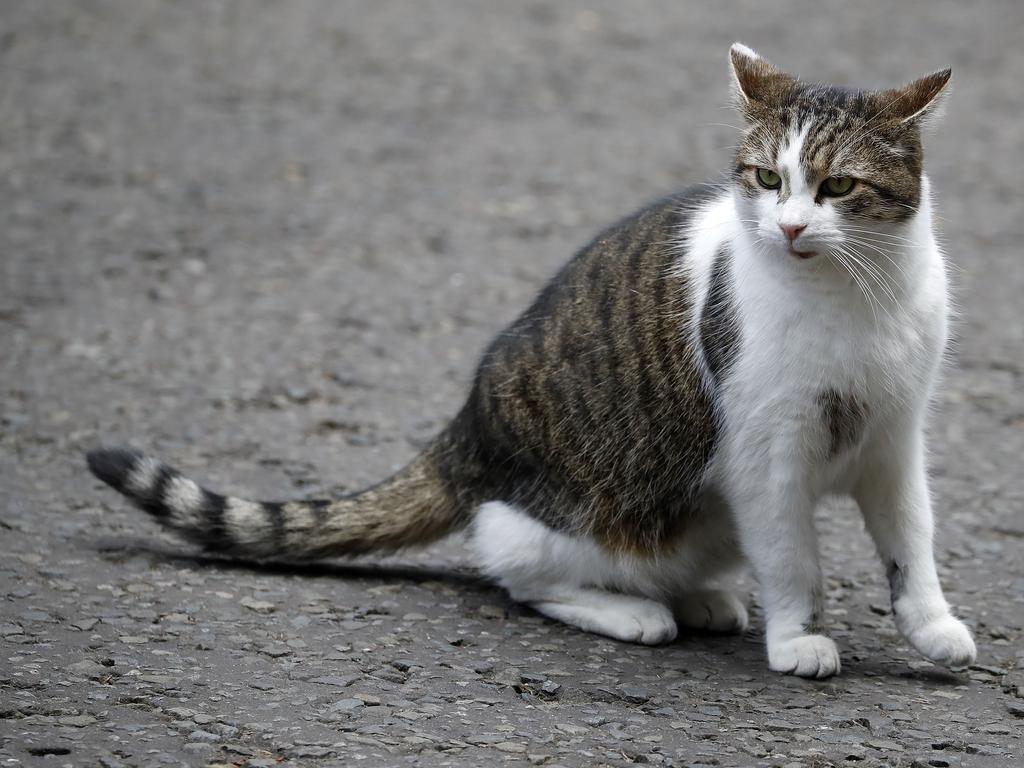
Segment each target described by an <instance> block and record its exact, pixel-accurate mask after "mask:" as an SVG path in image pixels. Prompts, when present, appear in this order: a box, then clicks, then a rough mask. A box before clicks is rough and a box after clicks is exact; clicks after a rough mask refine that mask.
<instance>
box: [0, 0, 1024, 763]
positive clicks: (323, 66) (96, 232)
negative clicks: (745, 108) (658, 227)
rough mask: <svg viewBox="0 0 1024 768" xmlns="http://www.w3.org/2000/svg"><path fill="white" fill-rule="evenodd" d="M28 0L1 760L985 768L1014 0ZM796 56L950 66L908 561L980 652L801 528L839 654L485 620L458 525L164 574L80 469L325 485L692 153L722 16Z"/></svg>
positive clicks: (710, 85)
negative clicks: (794, 653)
mask: <svg viewBox="0 0 1024 768" xmlns="http://www.w3.org/2000/svg"><path fill="white" fill-rule="evenodd" d="M767 5H768V4H764V3H760V2H752V1H750V2H740V3H715V4H711V3H706V4H705V3H701V4H696V3H693V4H687V3H679V2H668V0H665V1H664V2H648V3H644V4H642V5H637V4H633V3H628V4H627V3H620V2H614V1H613V0H603V1H602V2H559V3H557V4H556V3H540V2H529V3H502V4H499V3H497V2H491V3H474V4H471V3H455V2H452V3H440V2H437V3H427V2H417V3H413V2H398V1H397V0H389V1H384V0H376V1H375V2H373V3H370V2H343V3H342V2H336V3H335V2H296V3H272V2H245V3H241V2H210V3H202V4H200V3H170V2H167V3H162V2H143V1H142V0H123V2H81V3H70V2H64V3H60V2H47V3H42V2H38V0H22V1H19V2H15V1H14V0H6V2H4V3H3V5H2V8H0V487H2V489H3V494H2V502H0V597H2V603H0V605H2V614H0V766H17V765H35V764H39V765H75V766H79V765H101V766H107V768H112V767H113V766H129V765H133V766H160V765H203V764H208V763H218V764H234V765H242V764H244V765H249V766H268V767H269V766H279V765H303V766H328V765H336V766H342V765H344V766H350V765H366V766H378V765H379V766H388V765H423V766H440V765H494V764H498V763H502V762H508V763H510V764H524V765H525V764H534V765H548V766H557V765H562V766H582V765H587V766H595V765H613V766H620V765H627V764H631V763H649V764H655V765H719V766H748V765H772V766H791V767H796V766H822V765H846V764H849V765H860V766H877V765H900V766H910V765H914V766H947V765H948V766H961V765H963V766H973V765H980V766H989V765H992V766H1000V765H1005V766H1017V765H1020V758H1021V755H1022V752H1024V746H1022V743H1021V737H1020V734H1021V731H1022V727H1021V726H1022V718H1024V699H1022V698H1020V697H1024V651H1022V650H1021V635H1022V623H1024V615H1022V614H1024V611H1022V604H1024V567H1022V560H1024V558H1022V557H1021V543H1022V538H1024V523H1022V518H1021V514H1020V506H1021V500H1022V498H1024V473H1021V471H1020V466H1021V463H1020V457H1021V453H1022V450H1024V394H1022V388H1021V383H1022V382H1021V378H1022V365H1021V362H1020V350H1021V342H1022V338H1021V337H1022V323H1021V322H1020V311H1019V309H1020V296H1021V294H1022V291H1024V268H1022V266H1021V261H1020V247H1019V243H1020V242H1021V236H1022V232H1021V223H1020V214H1019V209H1020V206H1019V200H1020V194H1019V190H1020V184H1021V170H1022V169H1021V162H1020V158H1021V156H1022V154H1024V141H1022V136H1024V134H1022V131H1021V128H1020V116H1021V114H1024V104H1022V100H1024V89H1022V88H1021V80H1022V78H1024V48H1022V47H1021V46H1020V42H1019V39H1018V38H1019V32H1020V30H1021V29H1022V28H1024V5H1021V4H1020V3H1018V2H1011V1H1010V0H1005V1H1004V2H991V3H985V4H968V3H961V2H923V1H922V2H901V3H899V4H898V9H899V10H898V12H897V11H889V12H887V13H885V14H883V13H882V10H881V9H882V6H881V4H868V3H863V4H857V5H856V6H854V5H853V4H850V3H841V2H838V0H831V1H829V2H817V3H813V4H811V3H807V4H800V3H794V2H786V3H772V4H771V8H772V10H765V7H766V6H767ZM737 38H739V39H743V40H745V41H746V42H748V43H750V44H753V45H754V46H756V47H758V48H760V49H762V50H763V51H764V52H765V53H767V54H769V55H771V56H773V57H774V58H775V59H777V60H778V61H779V62H780V63H781V64H783V65H786V66H788V67H790V68H792V69H793V70H795V71H797V72H799V73H802V74H804V75H813V76H815V77H818V78H821V79H830V80H836V81H839V82H857V83H861V84H880V85H881V84H894V83H897V82H899V81H901V80H907V79H909V78H910V77H912V76H915V75H917V74H922V73H923V72H925V71H929V70H932V69H937V68H939V67H941V66H943V65H946V64H951V65H952V66H953V67H954V71H955V82H956V91H955V94H954V98H953V99H952V101H951V103H950V105H949V110H948V115H947V119H946V121H945V124H944V125H943V127H942V128H941V129H940V130H939V131H938V132H937V134H936V135H935V136H934V137H933V138H932V139H931V140H930V142H929V149H930V161H931V162H930V167H931V170H932V176H933V181H934V184H935V187H936V189H937V190H938V192H939V195H940V203H939V208H940V211H941V213H942V215H943V217H944V225H943V226H944V229H945V238H946V242H947V243H948V249H949V253H950V254H951V257H952V260H953V262H954V263H955V264H956V265H957V267H958V268H959V270H958V274H957V284H958V293H959V296H960V302H961V307H962V318H961V321H960V340H959V344H958V345H957V349H956V351H955V354H954V355H953V359H952V360H951V364H950V367H949V373H948V376H947V382H946V385H945V387H944V389H943V392H942V394H941V396H940V398H939V401H938V403H937V406H938V407H937V418H936V419H935V422H934V429H933V433H934V439H933V442H932V450H933V453H934V475H935V488H934V490H935V499H936V506H937V510H938V513H939V516H940V517H941V529H940V531H939V534H938V549H939V552H940V560H941V569H942V574H943V578H944V581H945V583H946V585H947V588H948V594H949V597H950V599H951V601H952V602H953V603H954V604H955V605H956V606H957V610H958V611H959V612H960V613H961V614H962V615H963V616H965V618H966V619H967V620H968V622H969V623H970V624H971V625H972V626H973V627H974V628H975V629H976V631H977V636H978V640H979V651H980V656H979V664H978V665H977V666H976V667H973V668H971V669H970V670H969V671H967V672H966V673H964V674H957V675H953V674H949V673H947V672H943V671H940V670H938V669H935V668H933V667H932V666H931V665H929V664H928V663H926V662H924V661H922V660H920V659H919V658H918V657H916V656H915V655H914V654H913V653H912V652H911V651H909V650H908V648H907V647H906V646H905V644H904V643H903V642H902V641H901V640H900V638H899V637H898V636H897V634H896V632H895V630H894V628H893V623H892V620H891V617H890V616H889V615H888V609H887V598H886V586H885V579H884V575H883V574H882V572H881V569H880V567H879V565H878V564H877V562H876V561H875V559H874V558H873V556H872V552H871V547H870V544H869V542H868V540H867V538H866V536H865V534H864V532H863V529H862V526H861V524H860V523H859V522H858V520H857V517H856V515H855V514H854V513H853V511H852V510H851V509H850V508H849V507H848V506H845V505H842V504H837V505H835V506H833V507H830V508H829V509H827V510H825V511H824V512H823V514H822V520H821V522H822V529H823V538H824V547H825V550H826V555H827V567H828V573H829V577H828V587H829V603H828V613H829V620H830V622H831V624H832V626H833V627H834V630H835V635H836V637H837V639H838V641H839V643H840V646H841V648H842V651H843V661H844V673H843V675H842V676H841V677H839V678H836V679H834V680H830V681H827V682H821V683H816V682H808V681H803V680H795V679H791V678H784V677H778V676H775V675H772V674H769V673H768V672H767V670H766V666H765V660H764V656H763V651H762V648H761V641H760V634H759V633H760V631H761V622H760V618H759V615H758V614H757V612H756V610H755V621H754V626H753V628H752V630H751V631H750V632H749V633H748V634H747V636H745V637H740V638H727V639H717V638H708V637H703V636H696V637H693V636H691V637H684V638H682V639H680V640H679V641H677V642H676V643H675V644H673V645H671V646H669V647H666V648H655V649H650V648H641V647H634V646H629V645H622V644H618V643H615V642H612V641H609V640H604V639H601V638H596V637H593V636H587V635H584V634H580V633H577V632H574V631H572V630H570V629H568V628H566V627H563V626H559V625H556V624H553V623H550V622H548V621H546V620H544V619H542V618H540V617H538V616H536V615H534V614H532V613H531V612H530V611H528V610H526V609H523V608H520V607H517V606H514V605H511V604H510V603H509V602H508V601H507V600H506V598H505V597H504V596H503V594H502V593H501V592H500V591H498V590H496V589H495V588H493V587H492V586H489V585H487V584H486V583H484V582H482V581H481V580H480V579H479V578H478V577H477V576H476V575H475V574H474V573H473V571H472V570H471V568H470V567H469V566H468V561H467V559H466V556H465V553H464V551H463V549H462V547H461V546H460V544H459V542H452V543H449V544H446V545H443V546H440V547H437V548H435V549H432V550H429V551H427V552H425V553H419V554H417V553H412V554H407V555H403V556H401V557H398V558H391V559H387V560H367V561H359V562H355V563H346V562H330V563H324V564H320V565H312V566H303V567H294V568H289V567H263V568H259V567H253V566H246V565H237V564H228V563H223V562H219V561H217V560H213V559H208V558H203V557H196V556H195V555H194V553H192V552H190V551H189V550H188V549H187V548H186V547H184V546H182V545H180V544H178V543H176V542H172V541H170V540H169V539H166V538H163V537H162V536H161V535H160V534H158V532H157V531H156V530H155V528H154V526H153V525H152V524H150V523H149V522H148V521H146V520H144V519H143V518H142V516H141V515H140V514H138V513H136V512H134V511H132V510H131V509H129V508H128V507H127V506H126V505H125V504H124V503H122V502H121V501H120V500H119V499H118V498H116V497H115V496H114V495H113V494H112V493H110V492H108V491H105V490H103V489H101V488H100V487H99V484H98V483H97V482H95V481H93V480H91V479H90V478H89V477H88V476H87V474H86V472H85V470H84V467H83V461H82V458H81V454H82V451H83V450H85V449H86V448H89V447H93V446H95V445H97V444H99V443H106V444H110V443H120V442H133V443H134V444H136V445H138V446H139V447H144V448H146V449H149V450H152V451H154V452H156V453H158V454H160V455H161V456H163V457H165V458H167V459H168V460H171V461H172V462H173V463H175V464H176V465H178V466H179V467H180V468H181V469H183V470H186V471H188V472H190V473H193V474H195V475H196V476H199V477H201V478H203V479H205V480H207V481H208V482H209V483H210V484H211V485H213V486H215V487H219V488H222V489H225V490H235V491H246V492H251V493H254V494H259V495H264V496H269V497H282V496H285V497H287V496H301V495H311V494H321V493H328V492H332V491H340V490H345V489H351V488H354V487H357V486H359V485H362V484H365V483H368V482H370V481H372V480H374V479H376V478H379V477H380V476H381V475H383V474H384V473H386V472H388V471H390V470H392V469H394V468H396V467H398V466H399V465H400V464H402V463H403V462H404V461H405V460H406V459H408V458H409V457H411V456H412V455H413V454H414V453H415V451H416V449H417V446H420V445H422V443H423V441H424V440H425V439H426V438H428V437H429V436H430V435H431V434H432V433H434V432H435V431H436V430H437V429H438V428H439V427H440V426H441V425H442V424H443V423H444V421H445V419H446V418H447V417H449V416H450V415H451V414H452V413H454V411H455V409H456V408H457V407H458V405H459V403H460V398H461V397H462V395H463V393H464V392H465V389H466V386H467V382H468V380H469V376H470V374H471V371H472V368H473V364H474V360H475V358H476V357H477V355H478V354H479V352H480V351H481V349H482V347H483V345H484V344H485V343H486V342H487V340H488V338H489V337H490V336H491V335H492V334H493V333H494V332H495V331H496V330H498V329H499V328H500V327H501V326H502V325H503V324H504V323H506V322H507V321H509V320H510V319H512V318H513V317H514V316H515V314H516V313H517V312H518V311H519V310H520V309H521V308H522V307H523V306H524V305H525V303H526V302H527V301H528V300H529V299H530V297H531V295H532V294H533V293H534V292H535V291H536V290H537V288H538V286H539V285H541V284H542V282H543V281H544V280H545V279H546V278H547V277H548V276H549V275H550V274H551V273H552V272H553V271H554V270H555V269H556V268H557V267H558V265H559V264H561V263H562V262H563V261H564V260H565V259H566V258H567V257H568V255H569V254H570V253H571V252H572V250H573V249H574V248H575V247H577V246H579V245H580V244H582V243H583V242H585V241H586V240H587V239H588V238H589V237H590V236H591V235H592V234H593V233H594V232H595V230H596V229H598V228H599V227H601V226H602V225H603V224H605V223H607V222H609V221H611V220H613V219H614V218H616V217H618V216H620V215H621V214H624V213H626V212H628V211H629V210H630V209H632V208H634V207H636V206H638V205H639V204H641V203H643V202H644V201H646V200H648V199H650V198H653V197H656V196H658V195H659V194H661V193H664V192H666V191H670V190H672V189H674V188H676V187H678V186H680V185H682V184H684V183H687V182H690V181H694V180H700V179H703V178H706V177H708V176H712V175H714V174H716V173H717V172H718V171H719V169H720V168H722V167H723V164H724V163H725V162H726V159H727V154H728V151H727V148H728V146H729V145H730V143H731V142H732V139H733V133H732V129H730V128H729V127H727V126H724V125H721V124H722V123H734V124H735V123H736V122H737V120H738V118H737V117H735V116H734V115H733V114H732V113H731V112H730V111H728V110H727V109H724V105H725V104H726V102H727V97H726V94H725V89H726V87H727V77H726V69H725V59H726V50H727V46H728V44H729V43H730V42H732V41H733V40H734V39H737Z"/></svg>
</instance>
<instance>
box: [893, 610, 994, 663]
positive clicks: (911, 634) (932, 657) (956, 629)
mask: <svg viewBox="0 0 1024 768" xmlns="http://www.w3.org/2000/svg"><path fill="white" fill-rule="evenodd" d="M904 634H905V636H906V638H907V641H908V642H909V643H910V644H911V645H912V646H914V648H916V649H917V651H918V653H920V654H921V655H922V656H924V657H925V658H926V659H928V660H929V661H934V662H935V663H936V664H941V665H943V666H944V667H951V668H954V669H956V668H960V667H966V666H968V665H970V664H973V663H974V660H975V659H976V658H977V656H978V651H977V649H976V648H975V645H974V639H973V638H972V637H971V631H970V630H969V629H967V627H966V625H965V624H964V623H963V622H962V621H960V620H959V619H958V618H956V617H954V616H953V615H952V614H949V613H947V614H945V615H943V616H940V617H939V618H937V619H933V620H932V621H929V622H927V623H926V624H923V625H921V626H920V627H917V628H916V629H913V630H910V631H907V632H905V633H904Z"/></svg>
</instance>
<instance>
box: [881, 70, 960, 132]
mask: <svg viewBox="0 0 1024 768" xmlns="http://www.w3.org/2000/svg"><path fill="white" fill-rule="evenodd" d="M952 74H953V71H952V70H950V69H943V70H941V71H939V72H933V73H932V74H930V75H925V76H924V77H921V78H918V79H917V80H915V81H914V82H912V83H910V84H909V85H905V86H903V87H902V88H892V89H890V90H888V91H882V92H881V93H880V94H879V98H880V99H881V102H882V104H883V105H884V109H885V112H886V113H887V114H888V115H889V116H890V117H892V118H893V119H895V120H897V121H899V122H900V123H914V124H918V125H922V124H927V123H931V122H934V121H935V120H937V119H938V118H939V117H940V116H941V114H942V107H943V103H944V102H945V100H946V94H947V93H949V78H950V77H951V76H952Z"/></svg>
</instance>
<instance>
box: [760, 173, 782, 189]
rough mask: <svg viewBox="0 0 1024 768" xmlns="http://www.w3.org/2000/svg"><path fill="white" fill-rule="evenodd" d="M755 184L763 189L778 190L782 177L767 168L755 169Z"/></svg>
mask: <svg viewBox="0 0 1024 768" xmlns="http://www.w3.org/2000/svg"><path fill="white" fill-rule="evenodd" d="M756 175H757V183H758V184H760V185H761V186H762V187H764V188H765V189H778V188H779V187H781V186H782V177H781V176H779V174H777V173H776V172H775V171H772V170H770V169H768V168H758V169H757V174H756Z"/></svg>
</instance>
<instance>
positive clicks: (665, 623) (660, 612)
mask: <svg viewBox="0 0 1024 768" xmlns="http://www.w3.org/2000/svg"><path fill="white" fill-rule="evenodd" d="M609 618H612V617H609ZM617 618H618V619H619V622H618V623H621V625H622V627H623V630H624V632H623V634H622V636H620V637H619V639H620V640H625V641H627V642H630V643H641V644H643V645H661V644H662V643H671V642H672V641H673V640H675V639H676V634H677V633H678V631H679V630H678V629H677V628H676V620H675V619H674V618H673V616H672V611H670V610H669V609H668V608H667V607H666V606H664V605H662V604H661V603H656V602H654V601H653V600H631V601H630V603H629V605H628V606H626V607H624V608H621V609H619V616H618V617H617Z"/></svg>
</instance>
